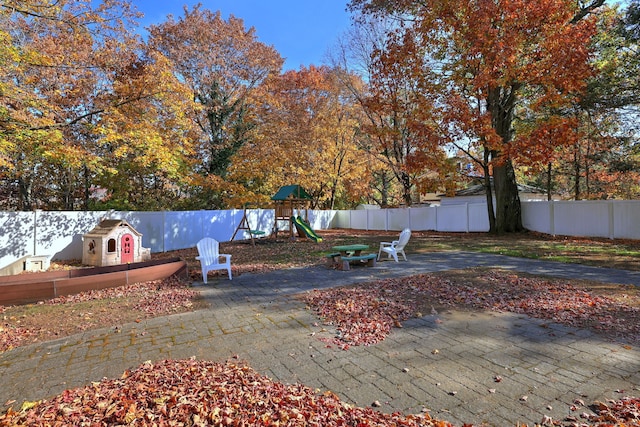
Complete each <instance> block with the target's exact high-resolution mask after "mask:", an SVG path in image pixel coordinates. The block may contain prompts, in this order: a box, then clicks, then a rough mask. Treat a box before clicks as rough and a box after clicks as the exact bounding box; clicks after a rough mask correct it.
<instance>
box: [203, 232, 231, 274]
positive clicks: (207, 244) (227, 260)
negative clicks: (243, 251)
mask: <svg viewBox="0 0 640 427" xmlns="http://www.w3.org/2000/svg"><path fill="white" fill-rule="evenodd" d="M197 246H198V256H197V257H196V259H197V260H199V261H200V266H201V267H202V281H203V282H204V283H207V273H209V272H210V271H213V270H225V269H226V270H227V272H228V273H229V280H232V279H231V255H229V254H221V253H220V244H219V243H218V241H217V240H215V239H212V238H211V237H205V238H203V239H202V240H200V241H199V242H198V245H197Z"/></svg>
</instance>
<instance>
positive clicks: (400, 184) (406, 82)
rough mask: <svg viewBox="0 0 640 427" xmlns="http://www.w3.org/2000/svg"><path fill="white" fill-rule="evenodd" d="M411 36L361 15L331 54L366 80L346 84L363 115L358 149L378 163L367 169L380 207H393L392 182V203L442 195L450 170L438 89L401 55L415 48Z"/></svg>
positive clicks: (417, 61) (421, 66) (414, 59)
mask: <svg viewBox="0 0 640 427" xmlns="http://www.w3.org/2000/svg"><path fill="white" fill-rule="evenodd" d="M412 37H413V34H411V33H402V32H399V31H396V30H395V29H394V28H393V25H391V26H390V25H389V23H388V22H385V21H383V20H376V19H373V20H366V17H363V18H362V19H361V20H360V22H359V25H358V26H357V27H356V28H355V29H354V30H352V32H351V33H349V34H348V35H347V37H346V38H345V40H343V41H342V42H341V43H340V46H339V47H338V49H337V52H335V53H334V56H333V61H334V63H335V64H336V65H337V66H339V67H341V68H343V69H345V70H350V71H351V72H352V73H354V72H357V73H359V74H360V75H361V76H362V78H363V79H364V80H365V81H366V82H367V85H366V86H363V85H360V86H354V85H351V84H350V82H349V81H348V80H347V81H345V84H346V85H347V87H349V88H350V89H351V91H352V94H353V96H354V97H355V99H357V100H358V103H359V105H360V107H361V108H362V111H363V120H362V123H361V125H360V137H361V138H360V139H361V148H363V149H365V150H366V151H367V152H368V153H370V155H372V156H374V158H375V159H377V161H378V162H379V163H380V164H381V165H383V167H382V168H377V169H374V170H372V172H373V173H374V177H375V178H376V180H375V181H374V182H372V185H373V186H374V187H376V186H377V188H378V192H379V194H380V198H379V200H378V203H379V204H381V205H382V206H388V205H390V204H394V202H393V200H394V197H393V187H394V186H393V185H392V184H393V183H395V187H396V188H399V194H400V200H397V201H396V202H395V203H399V202H401V203H404V204H405V205H407V206H411V204H412V203H413V202H414V198H415V197H414V194H415V193H418V197H419V193H424V192H428V191H442V190H443V189H444V188H445V187H446V184H445V182H446V181H447V175H448V173H449V172H451V168H449V167H448V164H447V162H446V158H445V157H446V156H445V152H444V150H443V149H442V148H441V146H440V144H439V143H440V140H439V138H438V135H439V133H440V132H439V130H438V127H439V125H438V123H437V119H436V116H435V115H434V112H435V108H434V103H433V102H432V100H433V99H434V98H435V96H434V93H435V91H437V90H438V88H437V85H436V84H434V82H433V81H432V80H430V79H429V73H427V72H425V69H427V68H428V67H429V64H427V63H426V62H424V61H423V59H424V58H421V57H419V56H409V55H407V54H406V53H407V49H413V48H414V47H415V46H414V43H415V40H413V39H412ZM345 75H349V74H345Z"/></svg>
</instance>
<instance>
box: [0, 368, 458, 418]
mask: <svg viewBox="0 0 640 427" xmlns="http://www.w3.org/2000/svg"><path fill="white" fill-rule="evenodd" d="M372 406H374V407H380V406H382V404H381V403H380V402H378V401H376V402H373V404H372ZM14 425H29V426H48V425H130V426H145V425H202V426H206V425H216V426H225V425H234V426H240V425H244V426H278V425H281V426H284V425H287V426H305V425H317V426H345V425H352V426H380V427H384V426H415V427H418V426H439V427H450V426H451V424H450V423H447V422H444V421H438V420H433V419H431V417H430V416H429V415H428V414H419V415H406V416H405V415H401V414H398V413H393V414H386V413H381V412H378V411H375V410H373V409H371V408H359V407H354V406H351V405H349V404H347V403H344V402H342V401H340V399H339V398H338V397H337V396H336V395H335V394H334V393H332V392H326V393H324V394H318V393H317V392H315V391H314V390H312V389H310V388H308V387H306V386H303V385H299V384H291V385H286V384H282V383H279V382H274V381H272V380H271V379H269V378H267V377H265V376H261V375H259V374H257V373H256V372H255V371H254V370H253V369H251V368H250V367H249V366H247V365H243V364H239V363H238V364H236V363H230V362H227V363H214V362H208V361H198V360H195V359H188V360H164V361H159V362H157V363H151V362H146V363H144V364H142V365H141V366H139V367H138V368H136V369H134V370H131V371H126V372H125V373H124V374H123V375H122V377H121V378H119V379H105V380H102V381H100V382H96V383H93V384H91V385H90V386H86V387H82V388H77V389H73V390H67V391H65V392H63V393H62V394H60V395H58V396H56V397H54V398H52V399H50V400H43V401H41V402H35V403H33V404H32V405H29V407H27V408H25V410H22V411H13V410H9V411H7V412H6V413H5V414H3V415H0V427H8V426H14Z"/></svg>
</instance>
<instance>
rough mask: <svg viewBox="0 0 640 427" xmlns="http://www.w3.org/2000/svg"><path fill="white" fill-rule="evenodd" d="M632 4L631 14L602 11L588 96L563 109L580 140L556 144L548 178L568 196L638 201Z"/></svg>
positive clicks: (639, 71) (635, 41)
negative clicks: (634, 199) (633, 199)
mask: <svg viewBox="0 0 640 427" xmlns="http://www.w3.org/2000/svg"><path fill="white" fill-rule="evenodd" d="M636 5H637V3H636ZM633 6H634V5H633V4H630V5H629V6H628V8H627V10H626V11H625V10H621V9H620V8H619V7H617V6H614V7H603V8H602V10H601V12H600V13H599V14H598V21H597V32H596V35H595V37H593V39H592V51H593V54H592V59H591V63H592V65H593V68H594V70H595V73H594V74H593V76H592V77H591V78H590V79H589V80H588V81H587V88H586V90H585V92H584V93H583V95H582V96H581V97H580V98H579V99H577V101H576V102H574V103H573V104H572V105H571V107H570V108H565V109H564V110H563V111H562V112H563V114H564V115H565V116H566V117H567V118H569V119H570V120H571V121H572V125H571V127H572V128H573V132H574V135H575V138H564V139H562V140H564V141H566V142H568V143H567V144H564V145H556V147H555V148H556V150H555V153H554V154H555V155H554V156H551V157H550V158H549V163H548V166H547V168H546V169H547V170H546V171H545V172H544V175H545V176H546V180H547V182H549V183H550V182H552V181H553V183H554V185H555V187H556V191H557V192H558V193H559V194H561V195H562V196H563V197H568V198H573V199H575V200H580V199H603V198H637V195H638V193H637V191H638V185H637V184H636V183H637V180H638V175H639V174H638V172H640V162H639V159H638V154H637V153H636V149H635V148H634V147H635V145H636V143H637V135H638V133H637V132H638V129H637V121H636V119H635V118H636V117H637V113H638V106H639V102H638V100H639V99H640V98H639V96H640V90H638V87H639V82H640V81H639V80H638V77H637V76H638V75H639V74H640V66H639V65H640V58H639V55H638V51H639V50H638V38H637V36H636V37H635V38H634V36H633V34H634V26H633V23H632V19H629V18H630V17H632V16H633V9H634V7H633Z"/></svg>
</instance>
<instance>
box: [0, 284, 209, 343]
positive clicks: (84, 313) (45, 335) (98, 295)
mask: <svg viewBox="0 0 640 427" xmlns="http://www.w3.org/2000/svg"><path fill="white" fill-rule="evenodd" d="M198 297H199V293H198V292H197V291H195V290H194V289H192V288H191V287H190V286H189V283H188V282H186V281H184V280H183V279H181V278H177V277H175V276H174V277H169V278H166V279H164V280H156V281H150V282H144V283H137V284H132V285H127V286H121V287H117V288H108V289H101V290H95V291H89V292H82V293H79V294H75V295H68V296H61V297H58V298H54V299H51V300H47V301H42V302H41V303H39V304H36V305H35V306H38V307H37V308H38V310H33V309H30V307H29V306H19V307H6V306H0V316H1V317H0V352H3V351H7V350H9V349H12V348H14V347H18V346H21V345H26V344H29V343H31V342H35V341H38V340H41V339H50V338H51V336H61V335H64V334H65V333H67V334H69V333H74V332H81V331H85V330H88V329H90V328H95V327H101V326H104V325H106V324H108V325H114V324H115V323H116V322H140V321H141V320H142V319H143V318H150V317H154V316H161V315H166V314H172V313H177V312H183V311H187V310H191V309H192V306H193V304H194V301H196V300H197V299H198ZM90 307H93V308H90ZM96 309H97V310H96ZM13 312H21V313H26V314H21V315H19V316H16V315H12V314H11V313H13ZM52 319H55V321H53V322H52Z"/></svg>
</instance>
